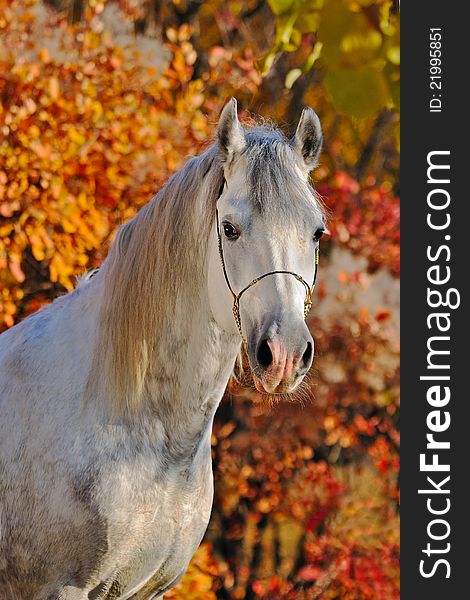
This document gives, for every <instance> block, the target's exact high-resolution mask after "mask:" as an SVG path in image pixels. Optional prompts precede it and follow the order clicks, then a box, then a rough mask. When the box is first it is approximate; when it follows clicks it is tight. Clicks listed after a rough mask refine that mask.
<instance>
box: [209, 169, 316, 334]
mask: <svg viewBox="0 0 470 600" xmlns="http://www.w3.org/2000/svg"><path fill="white" fill-rule="evenodd" d="M225 183H226V182H225V180H224V182H223V183H222V186H221V188H220V192H219V198H220V196H221V195H222V192H223V190H224V186H225ZM215 216H216V225H217V246H218V249H219V257H220V263H221V265H222V271H223V273H224V277H225V282H226V284H227V287H228V289H229V290H230V293H231V294H232V300H233V305H232V313H233V318H234V319H235V324H236V325H237V329H238V331H239V333H240V336H241V338H242V340H243V343H246V340H245V338H244V337H243V332H242V321H241V316H240V298H241V297H242V295H243V294H244V293H245V292H246V291H247V290H249V289H250V288H251V287H253V286H254V285H256V284H257V283H258V282H259V281H261V280H262V279H264V278H265V277H268V276H269V275H277V274H285V275H292V276H293V277H295V278H296V279H297V281H300V283H302V284H303V286H304V287H305V300H304V318H306V317H307V315H308V313H309V311H310V308H311V306H312V296H313V291H314V289H315V283H316V279H317V271H318V262H319V258H320V247H319V245H318V246H316V247H315V261H314V271H313V282H312V285H309V284H308V283H307V282H306V281H305V279H304V278H303V277H302V276H301V275H299V274H298V273H294V272H293V271H284V270H276V271H269V272H268V273H264V275H260V276H259V277H255V278H254V279H252V280H251V281H250V283H249V284H248V285H246V286H245V287H244V288H243V289H242V290H241V291H240V292H238V294H237V293H235V292H234V290H233V288H232V286H231V284H230V279H229V277H228V274H227V268H226V265H225V259H224V249H223V246H222V235H221V233H220V222H219V211H218V209H217V206H216V209H215Z"/></svg>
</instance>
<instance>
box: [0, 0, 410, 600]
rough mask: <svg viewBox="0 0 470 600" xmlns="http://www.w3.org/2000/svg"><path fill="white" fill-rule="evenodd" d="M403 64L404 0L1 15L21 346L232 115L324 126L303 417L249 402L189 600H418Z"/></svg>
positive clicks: (0, 308)
mask: <svg viewBox="0 0 470 600" xmlns="http://www.w3.org/2000/svg"><path fill="white" fill-rule="evenodd" d="M399 62H400V53H399V15H398V0H247V1H244V2H243V1H238V0H207V1H205V2H203V1H202V0H173V1H167V2H163V1H160V0H120V1H118V0H115V1H112V0H107V1H105V0H88V1H86V0H47V1H46V0H44V1H41V0H21V1H20V0H0V331H1V330H3V329H6V328H8V327H11V326H12V325H13V324H14V323H15V322H17V321H18V320H20V319H22V318H24V317H25V316H26V315H28V314H30V313H31V312H33V311H35V310H37V309H38V308H39V307H40V306H42V305H43V304H45V303H47V302H50V301H51V300H52V299H53V298H54V297H56V296H57V295H60V294H63V293H65V292H66V291H68V290H71V289H72V288H73V286H74V285H75V278H76V276H77V275H80V274H82V273H83V272H84V271H85V270H87V269H90V268H93V267H96V266H98V265H99V264H100V263H101V262H102V260H103V258H104V257H105V256H106V252H107V249H108V248H109V243H110V241H111V240H112V238H113V235H114V233H115V232H116V229H117V227H118V226H119V225H120V224H121V223H122V222H123V221H125V220H127V219H129V218H130V217H131V216H133V215H134V214H135V212H136V211H137V210H138V209H139V208H140V207H141V206H142V205H143V204H145V203H146V202H147V201H148V200H149V199H150V198H151V197H152V196H153V195H154V193H155V192H156V190H158V188H159V186H161V184H162V183H163V182H164V181H165V180H166V179H167V178H168V176H169V175H171V174H172V173H173V172H174V171H175V170H177V169H179V168H180V167H181V166H182V165H183V164H184V162H185V161H186V160H187V158H188V157H189V156H190V155H193V154H196V153H198V152H200V151H201V150H202V149H203V148H205V147H207V145H208V144H209V143H210V142H211V140H212V139H213V136H214V131H215V125H216V123H217V118H218V114H219V112H220V110H221V108H222V106H223V105H224V103H225V101H226V100H227V99H228V98H229V97H230V96H232V95H234V96H235V97H236V98H237V99H238V101H239V107H240V108H241V109H242V112H241V118H242V119H244V120H245V121H246V122H250V121H253V119H254V118H256V115H262V117H264V118H268V119H273V120H275V121H276V122H277V123H278V124H279V126H280V127H281V128H282V129H283V130H284V131H285V132H286V133H289V132H290V133H293V131H294V128H295V125H296V123H297V120H298V118H299V116H300V112H301V109H302V108H303V106H305V105H310V106H311V107H313V108H314V109H315V110H316V111H317V113H318V114H319V116H320V118H321V121H322V125H323V129H324V133H325V148H324V152H323V155H322V158H321V163H320V166H319V167H318V169H317V170H316V171H315V173H314V175H313V179H314V183H315V185H316V187H317V189H318V191H319V192H320V194H321V195H322V197H323V198H324V202H325V204H326V205H327V207H328V208H329V210H330V212H331V221H330V223H329V228H330V230H331V232H332V235H331V237H330V238H327V239H326V240H322V248H321V258H320V271H319V278H318V285H317V292H316V294H315V297H314V305H313V308H312V311H311V313H310V316H309V325H310V327H311V330H312V333H313V335H314V337H315V342H316V354H317V358H316V361H315V368H314V370H313V372H312V374H311V377H310V380H309V385H308V388H307V391H306V393H305V398H304V405H303V406H300V405H298V404H288V405H282V406H279V405H278V406H274V407H266V406H265V405H263V404H262V403H261V402H260V399H259V398H258V397H257V394H256V392H253V391H251V390H250V391H248V390H243V389H241V388H239V387H237V385H235V384H234V383H231V384H230V385H229V390H228V391H227V394H226V397H225V398H224V400H223V402H222V405H221V407H220V409H219V411H218V413H217V418H216V423H215V427H214V433H213V439H212V443H213V458H214V471H215V479H216V484H215V490H216V492H215V502H214V509H213V514H212V520H211V523H210V526H209V529H208V531H207V534H206V537H205V540H204V542H203V544H202V545H201V547H200V549H199V550H198V552H197V554H196V556H195V558H194V560H193V562H192V563H191V566H190V569H189V571H188V573H187V574H186V576H185V578H184V579H183V581H182V582H181V583H180V584H179V586H178V587H177V588H176V589H175V590H173V591H172V592H171V593H170V594H168V596H165V597H168V598H169V599H170V598H172V599H186V600H192V599H194V600H198V599H200V600H213V599H216V598H221V599H225V598H227V599H228V598H234V599H236V598H240V599H244V598H247V599H257V598H265V599H269V598H272V599H278V598H287V599H289V598H299V599H304V598H305V599H310V598H311V599H315V598H319V599H344V600H355V599H357V600H366V599H371V600H372V599H373V600H388V599H398V598H399V566H398V552H399V521H398V469H399V457H398V447H399V434H398V430H397V420H398V377H399V372H398V368H399V362H398V349H399V347H398V326H399V314H398V309H399V304H398V300H399V288H398V280H397V277H398V275H399V199H398V195H399V189H398V180H397V178H398V169H399V154H398V153H399Z"/></svg>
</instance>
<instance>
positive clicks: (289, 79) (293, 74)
mask: <svg viewBox="0 0 470 600" xmlns="http://www.w3.org/2000/svg"><path fill="white" fill-rule="evenodd" d="M301 75H302V69H292V71H289V73H287V75H286V84H285V85H286V88H287V89H288V90H290V89H291V87H292V86H293V85H294V83H295V82H296V81H297V79H298V78H299V77H300V76H301Z"/></svg>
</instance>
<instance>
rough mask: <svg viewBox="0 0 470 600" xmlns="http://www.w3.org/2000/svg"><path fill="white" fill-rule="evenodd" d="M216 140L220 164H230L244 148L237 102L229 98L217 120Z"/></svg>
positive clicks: (243, 136)
mask: <svg viewBox="0 0 470 600" xmlns="http://www.w3.org/2000/svg"><path fill="white" fill-rule="evenodd" d="M217 140H218V142H219V150H220V155H221V158H222V162H224V163H230V162H231V160H232V159H233V158H234V156H236V155H237V154H240V153H241V152H242V151H243V149H244V148H245V135H244V133H243V128H242V126H241V125H240V121H239V120H238V115H237V101H236V100H235V98H231V99H230V100H229V101H228V102H227V104H226V105H225V106H224V109H223V111H222V113H221V115H220V118H219V124H218V125H217Z"/></svg>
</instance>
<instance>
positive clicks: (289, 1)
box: [269, 0, 297, 16]
mask: <svg viewBox="0 0 470 600" xmlns="http://www.w3.org/2000/svg"><path fill="white" fill-rule="evenodd" d="M296 3H297V0H269V6H270V7H271V10H272V11H273V13H274V14H275V15H276V16H279V15H283V14H285V13H287V12H289V11H290V9H291V8H292V7H293V5H294V4H296Z"/></svg>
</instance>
